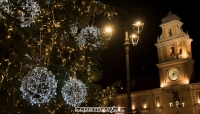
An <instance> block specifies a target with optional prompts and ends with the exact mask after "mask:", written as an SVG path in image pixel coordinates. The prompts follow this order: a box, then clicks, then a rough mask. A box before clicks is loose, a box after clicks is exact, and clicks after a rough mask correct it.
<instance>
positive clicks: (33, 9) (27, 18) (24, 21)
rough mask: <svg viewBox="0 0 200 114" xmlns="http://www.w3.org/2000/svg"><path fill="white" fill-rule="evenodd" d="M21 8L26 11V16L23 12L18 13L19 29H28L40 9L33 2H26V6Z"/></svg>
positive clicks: (31, 0) (28, 0) (29, 0)
mask: <svg viewBox="0 0 200 114" xmlns="http://www.w3.org/2000/svg"><path fill="white" fill-rule="evenodd" d="M21 7H22V8H23V10H24V11H26V15H25V13H24V12H23V11H18V13H19V15H20V17H19V19H20V21H21V27H28V26H30V24H31V23H33V22H34V20H35V18H36V15H38V14H39V11H40V7H39V5H38V4H37V2H35V1H34V0H27V1H26V5H22V6H21Z"/></svg>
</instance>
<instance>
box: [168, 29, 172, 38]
mask: <svg viewBox="0 0 200 114" xmlns="http://www.w3.org/2000/svg"><path fill="white" fill-rule="evenodd" d="M168 33H169V37H170V36H172V29H169V32H168Z"/></svg>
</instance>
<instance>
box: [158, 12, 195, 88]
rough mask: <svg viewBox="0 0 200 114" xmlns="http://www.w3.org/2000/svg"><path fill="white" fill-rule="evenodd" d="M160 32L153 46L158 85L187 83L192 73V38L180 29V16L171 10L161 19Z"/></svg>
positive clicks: (166, 85)
mask: <svg viewBox="0 0 200 114" xmlns="http://www.w3.org/2000/svg"><path fill="white" fill-rule="evenodd" d="M161 21H162V23H161V25H160V27H161V28H162V33H161V35H160V37H158V39H157V43H156V44H155V46H156V47H157V52H158V61H159V63H158V64H157V67H158V68H159V75H160V86H161V87H168V86H172V85H178V84H188V83H190V79H191V76H192V73H193V69H194V68H193V64H194V60H192V50H191V42H192V39H191V38H189V35H188V34H187V33H185V32H184V31H183V30H182V25H183V23H182V22H181V21H180V17H178V16H177V15H175V14H172V13H171V12H169V13H168V15H167V16H166V17H164V18H163V19H162V20H161Z"/></svg>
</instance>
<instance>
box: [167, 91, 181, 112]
mask: <svg viewBox="0 0 200 114" xmlns="http://www.w3.org/2000/svg"><path fill="white" fill-rule="evenodd" d="M172 94H173V98H172V99H171V98H170V102H169V106H170V107H171V108H173V106H175V107H176V108H177V110H178V108H179V107H184V106H185V103H184V101H183V98H179V94H178V92H177V91H174V90H173V89H172Z"/></svg>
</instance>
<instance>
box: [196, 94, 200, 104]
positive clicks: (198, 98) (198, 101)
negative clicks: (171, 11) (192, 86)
mask: <svg viewBox="0 0 200 114" xmlns="http://www.w3.org/2000/svg"><path fill="white" fill-rule="evenodd" d="M195 98H196V102H197V103H200V91H196V92H195Z"/></svg>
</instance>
